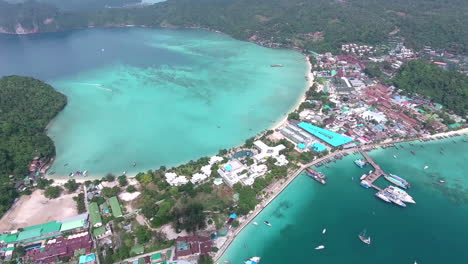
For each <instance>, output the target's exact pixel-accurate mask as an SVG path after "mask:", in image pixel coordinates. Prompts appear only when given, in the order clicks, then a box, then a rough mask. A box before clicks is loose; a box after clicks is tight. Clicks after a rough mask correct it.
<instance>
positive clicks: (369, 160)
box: [359, 149, 386, 191]
mask: <svg viewBox="0 0 468 264" xmlns="http://www.w3.org/2000/svg"><path fill="white" fill-rule="evenodd" d="M359 152H360V153H361V155H362V156H363V157H364V158H365V159H366V161H367V163H369V164H370V165H372V167H373V168H374V170H373V171H372V173H370V174H368V175H367V176H366V177H365V178H364V179H363V180H365V181H366V182H368V183H369V185H370V186H371V187H372V188H374V189H376V190H377V191H382V189H380V188H379V187H377V186H376V185H374V182H375V181H376V180H377V179H378V178H380V177H381V176H386V174H385V172H384V171H383V170H382V168H380V166H379V164H377V163H376V162H375V161H374V160H373V159H372V158H371V157H369V155H367V153H366V151H365V150H363V149H359Z"/></svg>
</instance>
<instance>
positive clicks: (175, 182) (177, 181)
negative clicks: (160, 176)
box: [164, 172, 189, 186]
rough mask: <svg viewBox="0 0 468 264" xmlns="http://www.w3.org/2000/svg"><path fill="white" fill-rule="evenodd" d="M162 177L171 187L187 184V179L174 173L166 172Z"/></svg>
mask: <svg viewBox="0 0 468 264" xmlns="http://www.w3.org/2000/svg"><path fill="white" fill-rule="evenodd" d="M164 177H166V182H167V183H169V185H171V186H181V185H184V184H187V183H188V182H189V181H188V180H187V177H185V176H177V174H176V173H174V172H167V173H166V174H164Z"/></svg>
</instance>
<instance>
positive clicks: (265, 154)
mask: <svg viewBox="0 0 468 264" xmlns="http://www.w3.org/2000/svg"><path fill="white" fill-rule="evenodd" d="M254 145H255V147H257V148H258V150H259V151H260V153H258V154H257V155H255V156H253V158H254V159H255V160H256V161H257V162H263V161H265V160H266V159H267V158H269V157H272V158H277V157H279V155H280V151H281V150H283V149H286V147H285V146H284V145H282V144H281V145H278V146H275V147H270V146H267V145H266V144H265V143H263V142H262V141H261V140H257V141H255V142H254Z"/></svg>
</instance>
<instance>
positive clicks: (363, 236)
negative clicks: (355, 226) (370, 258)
mask: <svg viewBox="0 0 468 264" xmlns="http://www.w3.org/2000/svg"><path fill="white" fill-rule="evenodd" d="M358 238H359V240H361V241H362V243H364V244H367V245H370V243H371V238H370V236H368V235H367V234H366V230H365V229H364V230H363V231H362V232H361V233H360V234H359V235H358Z"/></svg>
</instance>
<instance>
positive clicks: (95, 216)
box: [89, 202, 102, 227]
mask: <svg viewBox="0 0 468 264" xmlns="http://www.w3.org/2000/svg"><path fill="white" fill-rule="evenodd" d="M89 215H90V220H91V225H92V226H93V227H100V226H102V217H101V212H100V211H99V206H98V204H97V203H96V202H93V203H90V204H89Z"/></svg>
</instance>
